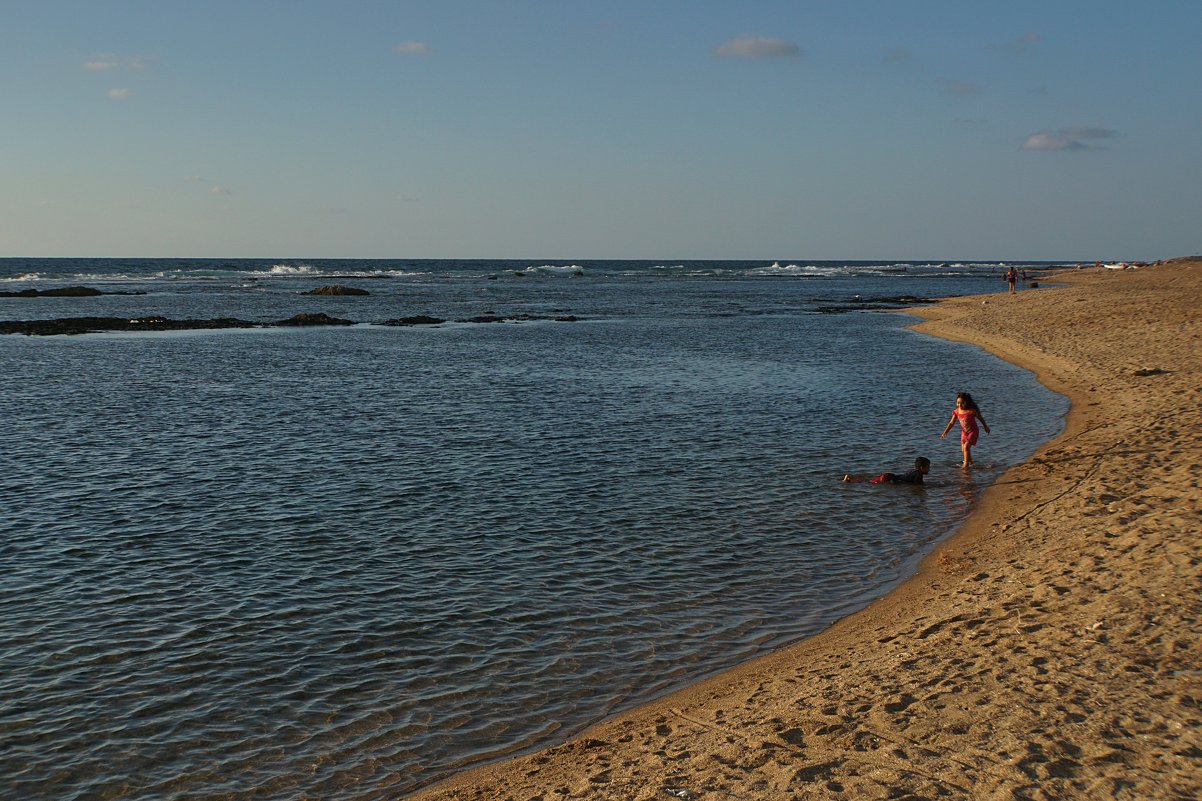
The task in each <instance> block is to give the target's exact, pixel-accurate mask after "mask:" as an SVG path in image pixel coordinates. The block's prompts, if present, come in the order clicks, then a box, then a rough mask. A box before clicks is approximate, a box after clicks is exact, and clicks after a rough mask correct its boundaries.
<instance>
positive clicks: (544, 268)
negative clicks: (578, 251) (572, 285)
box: [522, 264, 584, 275]
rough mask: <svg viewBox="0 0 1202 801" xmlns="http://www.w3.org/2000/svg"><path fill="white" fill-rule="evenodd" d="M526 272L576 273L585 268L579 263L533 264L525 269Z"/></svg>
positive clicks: (581, 271)
mask: <svg viewBox="0 0 1202 801" xmlns="http://www.w3.org/2000/svg"><path fill="white" fill-rule="evenodd" d="M522 272H524V273H530V274H534V273H547V274H549V275H576V274H577V273H583V272H584V268H583V267H581V266H580V265H579V264H538V265H535V264H532V265H530V266H529V267H527V268H526V269H525V270H522Z"/></svg>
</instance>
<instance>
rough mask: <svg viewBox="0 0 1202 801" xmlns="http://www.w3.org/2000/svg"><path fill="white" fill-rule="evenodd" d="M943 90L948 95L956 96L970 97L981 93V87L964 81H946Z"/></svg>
mask: <svg viewBox="0 0 1202 801" xmlns="http://www.w3.org/2000/svg"><path fill="white" fill-rule="evenodd" d="M944 90H945V91H946V92H947V93H948V94H949V95H956V96H957V97H971V96H972V95H979V94H981V87H980V86H977V85H976V84H975V83H965V82H964V81H948V82H947V85H946V86H945V87H944Z"/></svg>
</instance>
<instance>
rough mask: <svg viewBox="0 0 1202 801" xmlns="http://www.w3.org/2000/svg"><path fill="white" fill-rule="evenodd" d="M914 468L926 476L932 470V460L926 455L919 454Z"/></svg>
mask: <svg viewBox="0 0 1202 801" xmlns="http://www.w3.org/2000/svg"><path fill="white" fill-rule="evenodd" d="M914 469H915V470H917V471H918V472H920V473H922V474H923V475H924V476H925V475H926V474H927V473H929V472H931V460H930V459H928V458H927V457H925V456H919V457H918V458H917V459H915V460H914Z"/></svg>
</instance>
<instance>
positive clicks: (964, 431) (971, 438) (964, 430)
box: [939, 392, 990, 470]
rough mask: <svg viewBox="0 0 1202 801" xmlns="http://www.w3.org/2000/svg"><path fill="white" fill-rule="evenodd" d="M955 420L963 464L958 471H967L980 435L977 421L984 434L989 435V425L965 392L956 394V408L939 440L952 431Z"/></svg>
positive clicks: (974, 402) (970, 396)
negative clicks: (957, 424) (958, 426)
mask: <svg viewBox="0 0 1202 801" xmlns="http://www.w3.org/2000/svg"><path fill="white" fill-rule="evenodd" d="M957 420H959V421H960V450H961V451H963V452H964V464H962V465H960V469H962V470H967V469H968V468H970V467H972V446H973V445H976V444H977V438H978V437H979V436H980V435H981V434H980V431H979V430H978V429H977V421H978V420H979V421H980V422H981V425H982V426H984V428H985V433H986V434H988V433H990V431H989V423H986V422H985V418H984V416H982V414H981V410H980V409H979V408H978V407H977V402H976V401H975V400H973V399H972V395H969V394H968V393H967V392H958V393H956V408H955V409H954V410H953V411H952V419H951V420H948V421H947V426H946V427H945V428H944V429H943V433H942V434H941V435H940V436H939V439H943V438H944V437H946V436H947V432H949V431H951V430H952V426H953V425H955V424H956V421H957Z"/></svg>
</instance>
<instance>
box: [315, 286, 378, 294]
mask: <svg viewBox="0 0 1202 801" xmlns="http://www.w3.org/2000/svg"><path fill="white" fill-rule="evenodd" d="M301 294H302V295H370V294H371V293H370V292H368V291H367V290H366V289H358V288H356V287H353V286H342V285H341V284H327V285H326V286H320V287H318V288H317V289H310V290H309V291H308V292H302V293H301Z"/></svg>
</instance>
